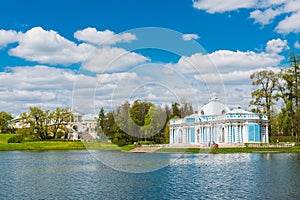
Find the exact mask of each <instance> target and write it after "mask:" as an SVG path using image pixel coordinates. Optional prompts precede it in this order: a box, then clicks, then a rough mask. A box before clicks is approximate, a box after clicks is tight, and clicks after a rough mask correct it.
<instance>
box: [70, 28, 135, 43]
mask: <svg viewBox="0 0 300 200" xmlns="http://www.w3.org/2000/svg"><path fill="white" fill-rule="evenodd" d="M74 37H75V38H76V39H78V40H81V41H85V42H88V43H93V44H100V45H111V44H116V43H118V42H131V41H132V40H136V36H135V35H133V34H131V33H120V34H115V33H114V32H112V31H110V30H105V31H97V29H95V28H90V27H89V28H86V29H83V30H80V31H76V32H75V33H74Z"/></svg>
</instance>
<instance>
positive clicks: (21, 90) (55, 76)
mask: <svg viewBox="0 0 300 200" xmlns="http://www.w3.org/2000/svg"><path fill="white" fill-rule="evenodd" d="M45 74H46V75H47V76H46V77H45ZM75 79H76V74H75V73H74V72H73V71H71V70H67V69H57V68H50V67H47V66H41V65H39V66H33V67H29V66H23V67H22V66H20V67H9V68H7V69H6V71H5V72H0V105H1V106H0V110H6V111H8V112H11V113H14V114H18V113H20V112H23V111H27V109H28V107H29V106H41V107H42V108H47V109H53V108H55V107H57V106H60V107H66V106H71V98H72V90H73V82H74V81H75ZM8 105H10V106H8Z"/></svg>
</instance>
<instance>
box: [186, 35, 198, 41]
mask: <svg viewBox="0 0 300 200" xmlns="http://www.w3.org/2000/svg"><path fill="white" fill-rule="evenodd" d="M199 38H200V37H199V35H197V34H183V35H182V39H183V40H184V41H189V40H192V39H194V40H197V39H199Z"/></svg>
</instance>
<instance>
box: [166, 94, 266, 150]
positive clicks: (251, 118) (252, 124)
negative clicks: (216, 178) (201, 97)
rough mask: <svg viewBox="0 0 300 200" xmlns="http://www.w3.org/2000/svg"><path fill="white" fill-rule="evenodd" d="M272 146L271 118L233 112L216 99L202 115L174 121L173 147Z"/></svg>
mask: <svg viewBox="0 0 300 200" xmlns="http://www.w3.org/2000/svg"><path fill="white" fill-rule="evenodd" d="M261 142H262V143H268V142H269V136H268V118H267V116H266V115H264V114H256V113H252V112H248V111H245V110H242V109H234V110H231V111H230V109H229V108H228V107H227V106H225V105H224V104H222V103H220V102H219V99H218V98H216V97H212V98H211V99H210V101H209V103H208V104H206V105H204V106H203V107H202V108H201V109H200V110H199V112H198V114H193V115H190V116H187V117H185V118H183V119H177V120H174V119H171V121H170V144H206V145H208V146H209V145H210V144H213V143H217V144H219V143H226V144H231V143H232V144H234V143H261Z"/></svg>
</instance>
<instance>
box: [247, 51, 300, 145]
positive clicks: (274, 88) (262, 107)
mask: <svg viewBox="0 0 300 200" xmlns="http://www.w3.org/2000/svg"><path fill="white" fill-rule="evenodd" d="M299 62H300V55H298V54H295V53H294V52H290V56H289V59H288V64H289V66H288V67H284V68H281V69H280V70H279V71H278V72H274V71H273V70H262V71H257V72H254V73H253V74H251V76H250V78H251V80H252V85H253V86H254V87H256V89H255V90H254V91H253V92H252V98H253V99H252V100H251V102H250V105H251V106H254V109H253V111H254V112H264V113H266V114H267V115H268V117H269V120H270V122H269V133H270V135H271V136H277V135H288V136H295V137H296V140H298V134H299V132H300V125H299V120H300V69H299Z"/></svg>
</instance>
